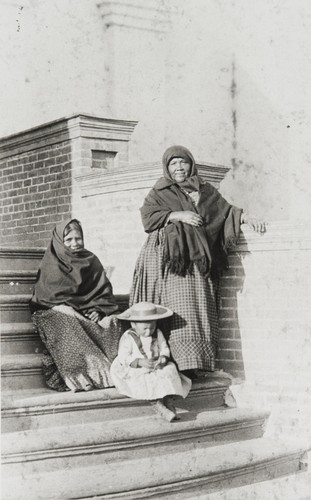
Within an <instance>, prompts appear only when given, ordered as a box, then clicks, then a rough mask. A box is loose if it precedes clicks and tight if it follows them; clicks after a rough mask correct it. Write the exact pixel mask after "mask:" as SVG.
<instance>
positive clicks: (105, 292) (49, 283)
mask: <svg viewBox="0 0 311 500" xmlns="http://www.w3.org/2000/svg"><path fill="white" fill-rule="evenodd" d="M68 225H71V227H73V226H74V227H80V229H81V234H82V236H83V232H82V227H81V224H80V223H79V221H77V220H76V219H72V220H70V221H68V220H67V221H63V222H61V223H60V224H58V225H57V226H56V227H55V228H54V230H53V233H52V239H51V241H50V244H49V245H48V248H47V249H46V252H45V254H44V256H43V259H42V261H41V264H40V267H39V271H38V277H37V282H36V284H35V288H34V292H33V296H32V298H31V301H30V308H31V310H32V311H34V310H35V309H38V308H52V307H53V306H55V305H60V304H65V305H68V306H71V307H73V308H74V309H76V310H77V311H79V312H81V313H82V314H83V313H85V312H88V311H98V312H100V313H102V314H104V315H109V314H112V313H113V312H115V311H117V309H118V306H117V304H116V300H115V298H114V296H113V293H112V286H111V283H110V281H109V279H108V278H107V276H106V274H105V271H104V269H103V266H102V265H101V263H100V261H99V259H98V258H97V257H96V255H94V254H93V253H92V252H90V251H89V250H87V249H86V248H81V249H80V250H79V252H73V251H72V250H71V249H70V248H68V247H67V246H66V245H65V244H64V242H63V240H64V234H65V232H66V228H67V229H68Z"/></svg>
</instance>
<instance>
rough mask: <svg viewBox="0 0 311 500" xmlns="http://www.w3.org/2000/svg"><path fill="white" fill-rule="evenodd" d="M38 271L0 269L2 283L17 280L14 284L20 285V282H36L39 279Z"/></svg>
mask: <svg viewBox="0 0 311 500" xmlns="http://www.w3.org/2000/svg"><path fill="white" fill-rule="evenodd" d="M37 274H38V271H31V270H26V271H25V270H19V269H17V270H14V271H6V270H5V271H3V270H0V283H10V282H12V281H13V282H15V283H13V285H18V283H19V282H20V283H30V284H33V283H35V281H36V279H37Z"/></svg>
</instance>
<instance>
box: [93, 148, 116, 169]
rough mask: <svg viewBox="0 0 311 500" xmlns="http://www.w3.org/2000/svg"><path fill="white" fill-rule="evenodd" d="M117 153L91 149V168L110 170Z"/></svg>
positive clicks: (113, 165)
mask: <svg viewBox="0 0 311 500" xmlns="http://www.w3.org/2000/svg"><path fill="white" fill-rule="evenodd" d="M116 156H117V153H116V152H114V151H97V150H94V149H92V168H96V169H97V168H100V169H102V170H112V169H113V168H114V167H115V159H116Z"/></svg>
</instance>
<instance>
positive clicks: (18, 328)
mask: <svg viewBox="0 0 311 500" xmlns="http://www.w3.org/2000/svg"><path fill="white" fill-rule="evenodd" d="M34 331H35V327H34V325H33V323H32V322H30V321H29V322H27V323H26V322H23V323H2V324H1V334H2V335H5V334H7V335H8V334H11V333H12V334H13V333H33V332H34Z"/></svg>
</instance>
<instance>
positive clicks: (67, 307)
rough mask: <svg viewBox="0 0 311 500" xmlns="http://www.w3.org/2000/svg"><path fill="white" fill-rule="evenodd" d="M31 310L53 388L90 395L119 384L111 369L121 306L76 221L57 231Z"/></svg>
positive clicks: (41, 273)
mask: <svg viewBox="0 0 311 500" xmlns="http://www.w3.org/2000/svg"><path fill="white" fill-rule="evenodd" d="M30 310H31V312H32V319H33V323H34V325H35V327H36V329H37V330H38V332H39V334H40V337H41V340H42V341H43V343H44V345H45V347H46V350H47V352H46V353H45V355H44V356H43V372H44V375H45V378H46V383H47V385H48V387H50V388H51V389H55V390H58V391H64V390H68V389H71V390H73V391H76V390H85V391H88V390H91V389H93V388H104V387H109V386H112V385H113V384H112V381H111V378H110V372H109V371H110V366H111V362H112V361H113V360H114V358H115V357H116V355H117V353H118V343H119V339H120V336H121V333H122V332H121V329H120V326H119V323H118V321H117V319H116V317H115V316H114V313H116V312H117V311H118V306H117V303H116V300H115V298H114V296H113V293H112V286H111V283H110V281H109V279H108V278H107V276H106V274H105V271H104V269H103V266H102V265H101V263H100V261H99V260H98V258H97V257H96V255H94V254H93V253H92V252H90V251H89V250H86V249H85V248H84V239H83V231H82V227H81V224H80V222H79V221H77V220H76V219H72V220H71V221H67V222H62V223H60V224H58V225H57V226H56V227H55V229H54V231H53V234H52V240H51V242H50V244H49V246H48V248H47V250H46V252H45V254H44V257H43V259H42V261H41V264H40V267H39V271H38V277H37V282H36V284H35V287H34V291H33V295H32V298H31V301H30Z"/></svg>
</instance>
